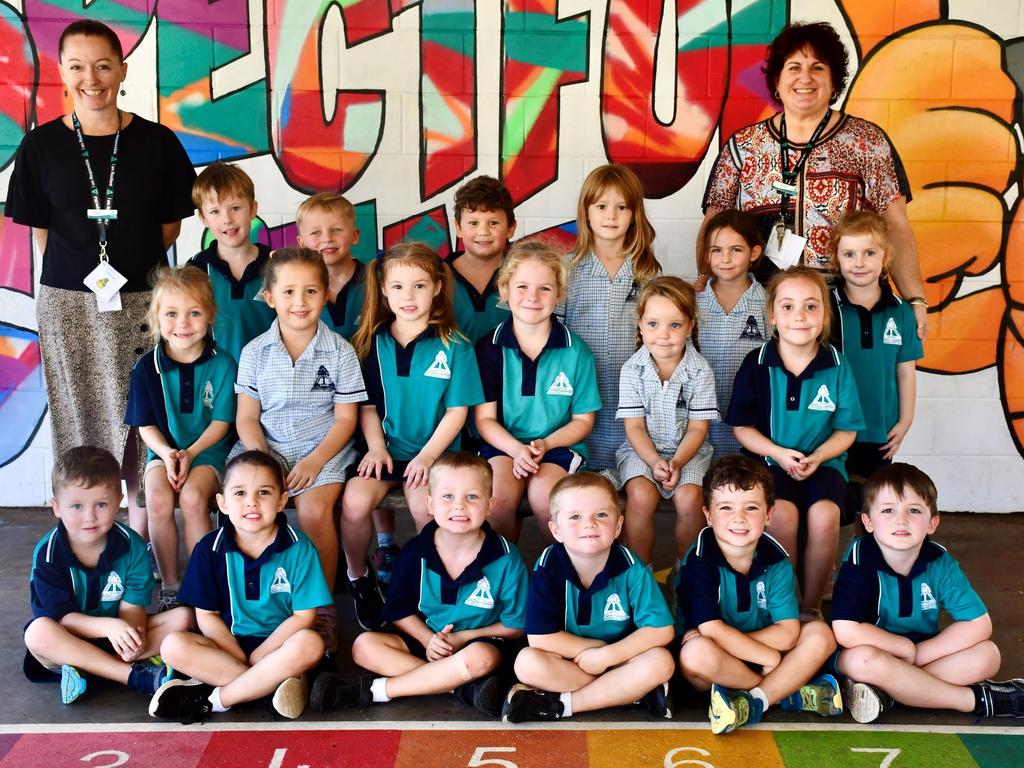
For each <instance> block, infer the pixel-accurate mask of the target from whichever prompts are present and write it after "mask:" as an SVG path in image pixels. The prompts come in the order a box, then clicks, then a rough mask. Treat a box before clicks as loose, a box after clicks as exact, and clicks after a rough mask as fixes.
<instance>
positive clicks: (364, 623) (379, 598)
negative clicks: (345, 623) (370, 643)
mask: <svg viewBox="0 0 1024 768" xmlns="http://www.w3.org/2000/svg"><path fill="white" fill-rule="evenodd" d="M348 588H349V591H350V592H351V593H352V603H353V605H354V606H355V609H356V621H358V622H359V626H360V627H362V628H363V629H366V630H373V629H378V628H379V627H380V624H381V621H380V612H381V610H383V608H384V595H383V594H381V591H380V584H379V583H378V582H377V574H375V573H374V572H373V568H372V567H369V566H368V567H367V569H366V575H365V576H360V577H359V578H358V579H354V580H353V579H349V582H348Z"/></svg>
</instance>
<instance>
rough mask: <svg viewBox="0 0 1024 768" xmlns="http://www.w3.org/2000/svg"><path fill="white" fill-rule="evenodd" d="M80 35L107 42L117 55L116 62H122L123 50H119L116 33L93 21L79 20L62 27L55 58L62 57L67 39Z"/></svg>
mask: <svg viewBox="0 0 1024 768" xmlns="http://www.w3.org/2000/svg"><path fill="white" fill-rule="evenodd" d="M76 35H81V36H82V37H101V38H103V39H104V40H106V41H107V44H108V45H109V46H110V48H111V49H112V50H113V51H114V53H116V54H117V60H118V61H124V50H123V49H122V48H121V40H120V39H119V38H118V37H117V33H116V32H114V30H112V29H111V28H110V27H108V26H107V25H106V24H103V23H102V22H99V21H95V20H93V19H79V20H78V21H73V22H71V23H70V24H68V25H67V26H66V27H64V31H63V32H61V33H60V42H59V43H57V58H58V59H60V58H61V57H63V56H64V43H66V42H67V39H68V38H69V37H75V36H76Z"/></svg>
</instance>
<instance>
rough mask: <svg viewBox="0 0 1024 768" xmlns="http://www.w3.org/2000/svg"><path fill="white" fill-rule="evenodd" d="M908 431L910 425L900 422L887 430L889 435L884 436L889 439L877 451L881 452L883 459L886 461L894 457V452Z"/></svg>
mask: <svg viewBox="0 0 1024 768" xmlns="http://www.w3.org/2000/svg"><path fill="white" fill-rule="evenodd" d="M909 429H910V425H909V424H904V423H903V422H902V421H897V422H896V423H895V424H894V425H893V428H892V429H890V430H889V434H888V435H886V437H888V438H889V440H888V442H887V443H886V444H885V445H883V446H882V447H881V448H880V449H879V450H880V451H882V458H883V459H885V460H887V461H888V460H889V459H891V458H892V457H893V456H895V455H896V452H897V451H898V450H899V449H900V446H901V445H902V444H903V438H904V437H906V436H907V431H908V430H909Z"/></svg>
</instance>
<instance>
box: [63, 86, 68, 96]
mask: <svg viewBox="0 0 1024 768" xmlns="http://www.w3.org/2000/svg"><path fill="white" fill-rule="evenodd" d="M67 97H68V89H67V88H65V89H64V98H65V99H66V98H67Z"/></svg>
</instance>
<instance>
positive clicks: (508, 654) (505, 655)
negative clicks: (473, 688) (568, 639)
mask: <svg viewBox="0 0 1024 768" xmlns="http://www.w3.org/2000/svg"><path fill="white" fill-rule="evenodd" d="M384 634H388V635H395V636H397V637H400V638H401V639H402V642H403V643H405V647H406V648H408V649H409V653H411V654H412V655H413V656H415V657H416V658H417V659H423V660H424V661H426V660H427V649H426V648H424V647H423V645H422V644H421V643H420V641H419V640H417V639H416V638H415V637H413V636H412V635H410V634H407V633H405V632H403V631H402V630H400V629H399V628H398V627H395V626H388V627H386V629H385V630H384ZM473 643H486V644H487V645H490V646H493V647H494V648H497V649H498V653H500V654H501V663H500V664H499V665H498V669H497V670H496V672H497V673H498V674H501V675H502V676H505V677H509V678H511V677H512V675H513V674H514V669H513V668H514V665H515V663H516V656H517V655H519V651H521V650H522V649H523V647H524V646H525V638H522V637H518V638H515V639H514V640H506V639H505V638H503V637H478V638H476V639H475V640H470V641H469V642H468V643H466V645H465V646H463V647H464V648H468V647H469V646H471V645H472V644H473Z"/></svg>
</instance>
